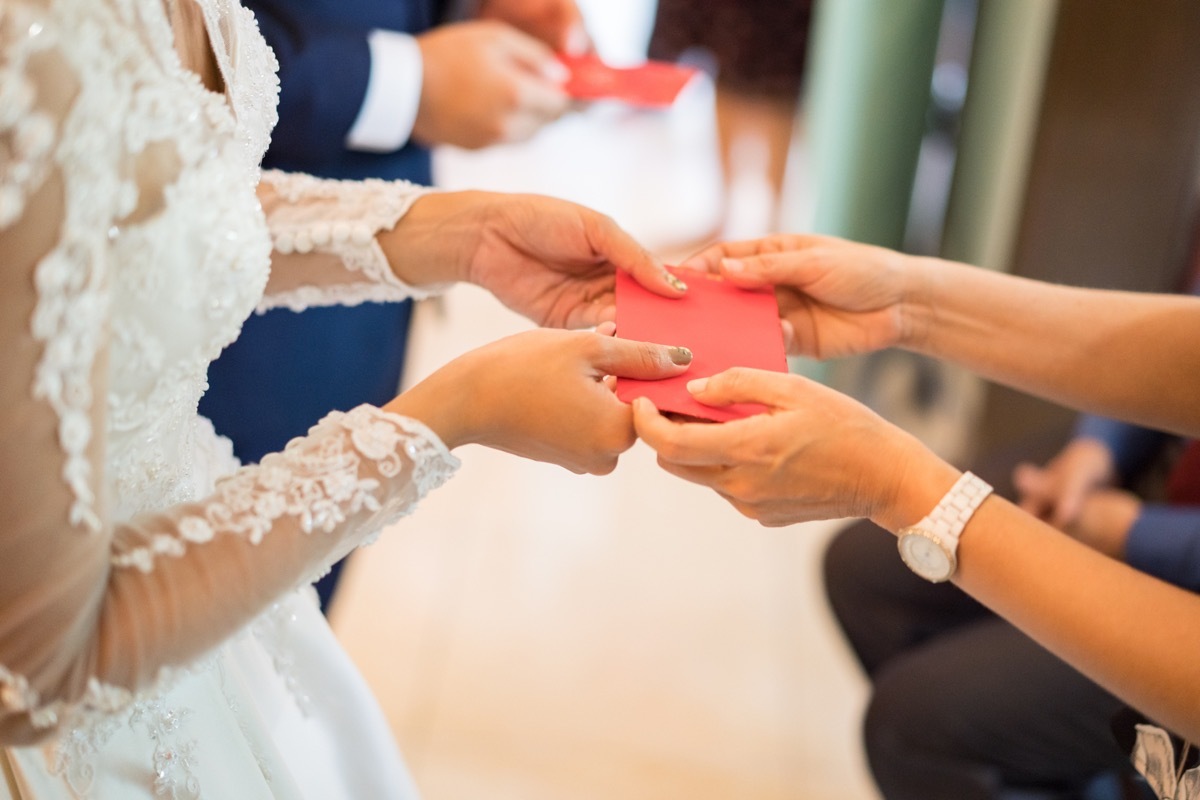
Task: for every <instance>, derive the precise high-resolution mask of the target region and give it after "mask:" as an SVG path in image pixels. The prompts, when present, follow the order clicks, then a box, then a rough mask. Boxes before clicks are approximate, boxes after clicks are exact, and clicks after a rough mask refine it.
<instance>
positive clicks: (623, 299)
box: [616, 269, 787, 422]
mask: <svg viewBox="0 0 1200 800" xmlns="http://www.w3.org/2000/svg"><path fill="white" fill-rule="evenodd" d="M671 271H672V272H674V273H675V274H676V275H678V276H679V277H680V278H681V279H682V280H683V281H684V282H685V283H686V284H687V285H688V291H687V294H686V295H684V296H683V297H681V298H679V299H677V300H673V299H671V298H668V297H662V296H660V295H657V294H654V293H653V292H651V291H649V290H648V289H645V288H643V287H642V286H641V285H640V284H638V283H637V281H635V280H634V279H633V278H632V277H630V276H629V274H628V273H625V272H622V271H619V270H618V271H617V289H616V292H617V335H618V336H620V337H621V338H623V339H633V340H636V341H644V342H656V343H658V344H670V345H682V346H683V347H687V348H688V349H690V350H691V351H692V364H691V366H690V367H689V368H688V371H687V372H685V373H683V374H682V375H680V376H677V377H674V378H666V379H665V380H661V381H643V380H635V379H632V378H617V397H619V398H620V399H621V400H623V401H625V402H626V403H628V402H631V401H632V400H633V399H634V398H635V397H648V398H650V399H651V400H653V401H654V405H655V406H657V407H658V409H659V410H660V411H673V412H675V413H679V414H687V415H689V416H693V417H700V418H702V419H710V420H715V421H717V422H724V421H726V420H731V419H739V418H741V417H748V416H751V415H753V414H761V413H762V412H764V411H766V407H765V406H763V405H761V404H759V403H738V404H735V405H732V406H725V407H723V408H714V407H712V406H706V405H704V404H703V403H699V402H697V401H696V400H694V399H693V398H692V395H691V394H690V393H689V392H688V390H687V382H688V381H691V380H695V379H696V378H706V377H708V376H710V375H715V374H717V373H718V372H723V371H725V370H726V369H729V368H730V367H754V368H756V369H769V370H774V371H776V372H786V371H787V355H786V353H785V352H784V347H783V332H782V330H781V329H780V327H779V306H778V305H777V304H776V302H775V292H774V291H772V290H771V289H770V288H769V287H768V288H763V289H739V288H738V287H736V286H734V285H733V284H731V283H729V282H727V281H725V280H723V279H722V278H721V277H720V276H718V275H711V274H709V273H706V272H698V271H696V270H688V269H672V270H671Z"/></svg>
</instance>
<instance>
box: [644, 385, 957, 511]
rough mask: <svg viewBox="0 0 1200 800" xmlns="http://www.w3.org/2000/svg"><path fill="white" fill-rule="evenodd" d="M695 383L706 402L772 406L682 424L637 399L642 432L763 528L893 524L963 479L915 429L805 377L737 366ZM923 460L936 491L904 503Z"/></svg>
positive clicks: (679, 468)
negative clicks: (848, 521) (826, 522)
mask: <svg viewBox="0 0 1200 800" xmlns="http://www.w3.org/2000/svg"><path fill="white" fill-rule="evenodd" d="M688 389H689V391H691V392H692V394H693V396H694V397H695V398H696V399H697V400H699V401H700V402H702V403H705V404H707V405H713V406H725V405H730V404H732V403H742V402H753V403H762V404H764V405H766V406H767V408H768V411H767V412H766V413H764V414H759V415H756V416H752V417H747V418H745V419H740V420H734V421H731V422H725V423H721V424H708V423H679V422H672V421H671V420H669V419H667V418H666V417H664V416H662V415H661V414H659V413H658V412H657V411H656V410H655V408H654V406H653V404H652V403H650V402H649V401H648V400H645V399H644V398H643V399H639V400H637V401H635V403H634V404H633V405H634V426H635V427H636V429H637V433H638V435H639V436H640V437H641V438H642V440H643V441H645V442H646V443H647V444H648V445H650V447H652V448H653V449H654V450H655V451H656V452H657V453H658V463H659V464H660V465H661V466H662V467H663V469H665V470H666V471H668V472H670V473H672V474H674V475H677V476H679V477H681V478H683V479H685V480H688V481H691V482H693V483H698V484H700V485H702V486H708V487H710V488H712V489H714V490H715V491H716V492H717V493H718V494H720V495H721V496H722V497H724V498H725V499H726V500H728V501H729V502H730V503H732V504H733V506H734V507H735V508H736V509H737V510H738V511H740V512H741V513H742V514H744V515H746V516H747V517H750V518H752V519H755V520H758V521H759V522H761V523H762V524H763V525H768V526H779V525H790V524H792V523H794V522H805V521H809V520H817V519H834V518H841V517H870V518H872V519H874V520H875V521H876V522H879V523H880V524H881V525H884V526H885V527H889V526H892V529H893V530H894V529H895V528H896V527H899V526H901V525H903V524H911V523H912V522H915V521H916V520H917V519H919V518H920V517H921V516H922V515H923V514H924V513H925V511H927V510H928V509H927V508H925V507H922V506H921V505H920V504H921V503H924V502H926V500H925V499H924V498H925V497H927V496H931V497H933V498H934V499H933V500H932V501H929V507H932V506H933V504H934V503H935V502H936V499H937V497H940V496H941V493H944V492H945V490H946V489H947V488H948V487H949V486H950V484H952V483H953V482H954V480H955V478H956V473H955V470H954V469H953V468H952V467H949V465H945V464H942V462H940V460H939V459H937V458H936V457H934V456H933V455H932V454H931V453H929V451H927V450H926V449H925V448H924V447H923V446H922V445H921V444H920V443H919V442H917V441H916V440H915V439H913V438H912V437H911V436H909V435H908V434H907V433H905V432H903V431H901V430H900V429H899V428H896V427H894V426H893V425H891V424H889V423H887V422H886V421H884V420H883V419H881V418H880V417H879V416H877V415H876V414H875V413H874V412H872V411H870V410H869V409H867V408H866V407H865V406H863V405H861V404H859V403H858V402H856V401H854V400H852V399H851V398H849V397H847V396H845V395H843V394H841V393H839V392H836V391H834V390H832V389H830V388H828V387H826V386H823V385H821V384H819V383H815V382H813V381H810V380H807V379H806V378H802V377H800V376H797V375H786V374H780V373H775V372H767V371H762V370H753V369H742V368H738V369H731V370H727V371H726V372H722V373H720V374H717V375H714V376H713V377H711V378H708V379H707V380H705V379H700V380H696V381H692V383H691V384H689V386H688ZM918 467H919V468H920V472H921V474H922V480H924V481H926V482H928V483H929V484H930V486H929V491H928V492H924V493H921V492H915V493H913V494H914V495H915V496H916V497H917V498H918V499H917V500H916V503H915V504H912V505H911V506H910V505H905V503H911V502H912V501H911V500H907V499H906V500H904V501H901V500H900V495H901V492H900V491H899V487H900V485H901V483H902V482H904V481H905V480H906V479H910V478H912V477H913V473H914V472H915V471H917V470H918ZM943 483H944V484H945V485H944V486H943V485H941V484H943ZM939 487H940V488H939ZM918 509H919V512H918ZM913 514H915V516H912V515H913ZM908 517H911V519H910V518H908Z"/></svg>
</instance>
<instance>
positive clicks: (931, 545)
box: [897, 472, 992, 583]
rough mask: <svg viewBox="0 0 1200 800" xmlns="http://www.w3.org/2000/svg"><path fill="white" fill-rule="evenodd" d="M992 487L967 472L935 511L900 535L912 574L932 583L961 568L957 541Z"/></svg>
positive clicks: (947, 578)
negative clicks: (959, 566)
mask: <svg viewBox="0 0 1200 800" xmlns="http://www.w3.org/2000/svg"><path fill="white" fill-rule="evenodd" d="M991 493H992V487H991V486H989V485H988V484H987V483H986V482H985V481H984V480H982V479H981V478H980V477H979V476H977V475H972V474H971V473H970V472H964V473H963V474H962V477H961V478H959V479H958V480H957V481H956V482H955V484H954V486H952V487H951V488H950V491H948V492H946V496H945V497H943V498H942V499H941V501H939V502H938V504H937V506H936V507H934V509H933V511H930V512H929V514H928V515H927V516H926V517H925V518H924V519H923V520H921V521H920V522H918V523H917V524H916V525H910V526H908V527H907V528H901V529H900V532H899V534H898V536H899V541H898V542H897V545H898V546H899V547H900V558H902V559H904V563H905V564H907V565H908V568H909V569H911V570H912V571H913V572H915V573H917V574H918V575H920V576H921V577H922V578H924V579H925V580H927V581H930V582H932V583H941V582H943V581H948V580H950V578H951V576H953V575H954V571H955V570H956V569H958V558H957V553H958V538H959V536H961V535H962V531H963V528H964V527H966V524H967V520H969V519H970V518H971V515H972V514H974V513H975V509H977V508H979V504H980V503H982V502H983V501H984V500H985V499H986V498H987V496H988V495H989V494H991Z"/></svg>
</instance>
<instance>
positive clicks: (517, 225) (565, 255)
mask: <svg viewBox="0 0 1200 800" xmlns="http://www.w3.org/2000/svg"><path fill="white" fill-rule="evenodd" d="M500 197H501V198H502V199H501V200H500V201H499V202H496V203H494V204H493V206H492V208H491V210H490V213H489V214H488V215H487V217H486V220H485V222H484V224H483V227H482V229H481V236H480V240H479V244H478V247H477V249H476V251H475V254H474V257H473V258H472V259H471V262H470V266H469V268H468V273H467V280H469V281H471V282H472V283H476V284H478V285H480V286H482V287H484V288H485V289H487V290H489V291H490V292H491V293H492V294H494V295H495V296H496V297H497V298H498V299H499V300H500V302H502V303H504V305H506V306H508V307H509V308H511V309H513V310H514V311H517V312H518V313H520V314H523V315H525V316H526V317H528V318H529V319H531V320H533V321H534V322H536V323H537V324H539V325H543V326H549V327H555V328H586V327H592V326H595V325H597V324H599V323H600V322H603V321H608V320H612V319H614V318H615V317H616V305H615V302H616V297H615V294H614V290H615V287H616V275H615V273H616V271H617V270H619V269H620V270H625V271H626V272H628V273H630V274H631V275H633V277H634V278H635V279H636V280H637V281H638V282H639V283H640V284H642V285H643V286H645V287H646V288H648V289H650V290H651V291H654V292H657V293H658V294H662V295H666V296H669V297H678V296H680V295H682V294H683V293H684V291H685V290H686V287H685V286H684V285H683V283H681V282H680V281H679V280H678V279H677V278H675V277H674V276H673V275H671V273H669V272H668V271H667V269H666V267H664V266H663V264H662V262H661V261H659V260H658V259H656V258H655V257H654V256H652V255H650V253H648V252H647V251H646V250H645V249H644V248H643V247H642V246H641V245H639V244H638V243H637V242H636V241H634V240H633V239H632V238H631V237H630V236H629V234H627V233H625V231H623V230H621V228H619V227H618V226H617V224H616V223H615V222H613V221H612V220H611V219H610V218H608V217H606V216H604V215H603V214H600V213H598V212H596V211H592V210H591V209H588V208H584V207H583V206H579V205H576V204H574V203H568V202H566V201H564V200H555V199H552V198H549V197H541V196H538V195H511V196H508V197H504V196H500Z"/></svg>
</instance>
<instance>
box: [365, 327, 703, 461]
mask: <svg viewBox="0 0 1200 800" xmlns="http://www.w3.org/2000/svg"><path fill="white" fill-rule="evenodd" d="M690 361H691V353H690V352H688V351H687V350H686V349H684V348H672V347H668V346H665V345H657V344H647V343H642V342H631V341H627V340H624V339H615V338H612V337H610V336H604V335H601V334H599V333H589V332H583V331H576V332H567V331H553V330H535V331H528V332H526V333H520V334H517V335H515V336H510V337H508V338H506V339H501V340H500V341H497V342H493V343H492V344H490V345H487V346H485V347H481V348H479V349H478V350H474V351H472V352H470V353H467V354H466V355H464V356H461V357H460V358H457V359H455V360H454V361H452V362H450V363H449V364H447V365H446V366H445V367H443V368H442V369H440V370H438V371H437V372H435V373H434V374H433V375H431V376H430V377H429V378H427V379H426V380H424V381H422V382H421V383H419V384H418V385H417V386H415V387H413V388H412V389H410V390H409V391H407V392H405V393H404V394H403V395H401V396H400V397H398V398H396V399H395V400H393V401H392V402H391V403H389V404H388V405H387V406H386V408H387V410H389V411H394V412H396V413H399V414H404V415H406V416H411V417H414V418H416V419H419V420H421V421H422V422H424V423H425V424H427V425H428V426H429V427H430V428H432V429H433V430H434V432H435V433H437V434H438V435H439V436H440V437H441V438H442V441H444V442H445V443H446V445H447V446H448V447H451V448H453V447H456V446H458V445H461V444H467V443H477V444H482V445H486V446H488V447H492V448H495V449H497V450H504V451H506V452H509V453H515V454H516V455H520V456H524V457H526V458H531V459H534V460H537V461H548V462H551V463H554V464H559V465H560V466H563V467H566V468H567V469H569V470H571V471H572V472H579V473H582V472H590V473H594V474H597V475H603V474H606V473H608V472H611V471H612V470H613V468H615V467H616V465H617V457H618V456H619V455H620V454H621V453H623V452H625V451H626V450H628V449H629V447H630V446H631V445H632V444H633V442H634V438H635V437H634V432H633V419H632V413H631V411H630V408H629V406H628V405H626V404H625V403H622V402H621V401H620V400H618V399H617V398H616V395H615V394H613V392H612V389H611V388H610V386H609V382H608V381H606V380H605V377H606V376H610V375H616V376H625V377H631V378H643V379H651V380H652V379H658V378H666V377H670V376H672V375H678V374H680V373H682V372H684V371H685V370H686V369H687V364H688V363H689V362H690Z"/></svg>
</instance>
